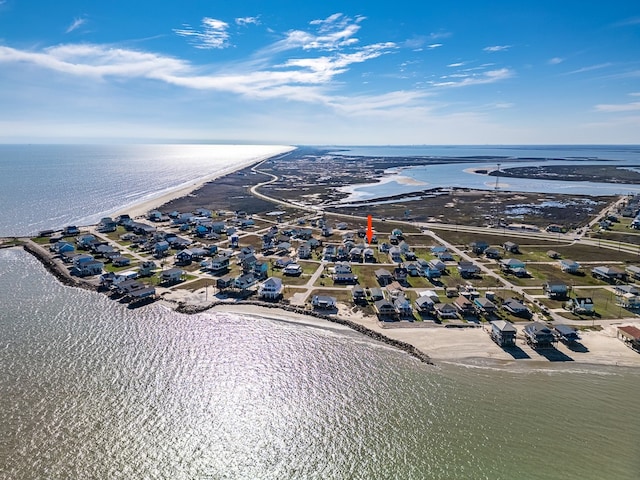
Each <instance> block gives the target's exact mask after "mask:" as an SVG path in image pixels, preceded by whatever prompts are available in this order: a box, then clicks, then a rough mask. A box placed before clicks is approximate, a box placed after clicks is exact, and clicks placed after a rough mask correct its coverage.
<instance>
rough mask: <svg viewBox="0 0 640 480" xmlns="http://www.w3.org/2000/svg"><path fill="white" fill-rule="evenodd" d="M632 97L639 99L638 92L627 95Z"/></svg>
mask: <svg viewBox="0 0 640 480" xmlns="http://www.w3.org/2000/svg"><path fill="white" fill-rule="evenodd" d="M629 95H630V96H632V97H640V92H633V93H630V94H629Z"/></svg>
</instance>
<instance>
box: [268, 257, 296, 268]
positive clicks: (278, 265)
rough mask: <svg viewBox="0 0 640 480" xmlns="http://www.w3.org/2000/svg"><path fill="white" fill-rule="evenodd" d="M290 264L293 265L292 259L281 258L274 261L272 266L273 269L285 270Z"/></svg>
mask: <svg viewBox="0 0 640 480" xmlns="http://www.w3.org/2000/svg"><path fill="white" fill-rule="evenodd" d="M292 263H294V260H293V259H292V258H289V257H282V258H278V259H276V261H275V262H274V264H273V266H274V267H275V268H285V267H286V266H287V265H290V264H292Z"/></svg>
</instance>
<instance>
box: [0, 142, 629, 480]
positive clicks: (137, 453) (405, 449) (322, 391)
mask: <svg viewBox="0 0 640 480" xmlns="http://www.w3.org/2000/svg"><path fill="white" fill-rule="evenodd" d="M87 148H89V147H87ZM86 155H87V162H88V163H92V162H94V160H92V158H93V157H92V155H91V152H90V151H89V150H88V151H87V153H86ZM53 170H56V169H53ZM106 170H108V169H106ZM67 173H69V175H71V173H70V172H69V171H68V172H67ZM27 174H28V175H32V176H34V177H38V176H39V175H47V174H46V173H43V172H42V171H40V172H39V173H38V168H37V167H34V169H32V170H29V171H27V172H26V173H25V175H27ZM50 175H51V176H52V177H55V176H56V175H58V172H57V171H56V172H55V173H50ZM168 175H170V174H168ZM105 178H109V176H106V177H105ZM34 181H36V182H42V183H41V184H46V182H43V181H42V179H40V178H38V179H36V180H34ZM189 181H191V179H190V180H189ZM0 182H3V184H4V182H6V180H5V178H4V177H3V176H0ZM105 183H107V181H106V180H105ZM66 185H67V184H66V183H61V184H60V186H59V187H58V189H57V191H55V192H54V191H53V190H52V189H35V188H34V189H32V190H31V191H29V192H22V191H20V190H16V192H15V195H20V196H21V198H23V199H24V201H25V202H27V197H29V198H30V197H34V198H35V200H29V201H35V202H36V203H37V202H41V203H42V204H43V205H44V204H47V203H48V202H49V201H51V197H52V196H54V194H55V195H60V196H62V197H64V196H68V197H69V198H73V195H74V194H72V193H69V192H66V191H65V188H66V187H65V186H66ZM105 188H106V187H105ZM107 190H108V191H109V192H111V191H112V187H108V188H107ZM148 193H153V191H152V188H151V187H149V189H148ZM108 195H110V193H109V194H108ZM102 200H105V199H102ZM87 202H89V203H90V204H91V205H94V207H93V208H94V211H93V212H92V211H91V210H90V209H88V211H87V213H83V215H85V216H90V215H92V214H96V213H99V212H100V211H101V208H99V207H96V206H100V205H102V202H101V201H100V198H99V195H97V194H95V193H91V191H88V193H87ZM44 215H46V214H44ZM70 215H71V214H70ZM78 218H80V217H79V216H77V217H73V216H71V217H70V219H71V220H73V221H75V220H77V219H78ZM3 221H5V220H4V219H3ZM35 221H36V223H37V222H39V221H40V220H38V219H37V215H36V219H35ZM78 223H79V222H78ZM17 225H18V226H19V227H20V228H22V227H23V226H24V224H20V223H18V224H17ZM0 302H2V303H1V305H2V307H1V308H0V478H3V479H4V478H7V479H42V478H47V479H48V478H74V479H75V478H78V479H93V478H97V479H102V478H127V479H128V478H150V479H154V478H157V479H165V478H166V479H218V478H229V479H298V478H300V479H307V478H310V479H345V478H351V479H359V478H362V479H372V478H376V479H378V478H380V479H392V478H393V479H396V478H397V479H580V480H585V479H594V480H595V479H598V480H600V479H602V478H610V479H623V480H624V479H636V478H638V471H640V402H638V398H640V371H638V370H637V369H626V368H615V367H600V366H593V367H585V366H584V365H581V366H572V365H570V364H549V365H548V366H545V367H543V368H540V369H534V368H531V367H530V366H527V367H524V366H522V367H514V368H512V369H493V368H483V367H473V368H471V367H463V366H459V365H446V364H445V365H439V366H436V367H433V366H428V365H424V364H421V363H419V362H418V361H417V360H415V359H413V358H412V357H410V356H408V355H406V354H404V353H402V352H399V351H397V350H395V349H392V348H389V347H387V346H385V345H381V344H379V343H376V342H373V341H370V340H369V339H368V338H365V337H362V336H360V335H357V334H355V333H352V332H346V333H345V332H344V331H336V330H332V329H331V328H326V329H321V328H316V327H307V326H301V325H295V324H291V323H287V322H281V321H275V320H267V319H263V318H258V317H250V316H242V315H236V314H224V313H216V314H199V315H192V316H187V315H180V314H177V313H175V312H172V311H169V310H166V309H164V308H163V307H161V306H159V305H151V306H149V307H144V308H141V309H138V310H135V311H131V310H128V309H126V308H125V307H124V306H122V305H120V304H119V303H117V302H113V301H111V300H108V299H107V298H106V297H104V296H102V295H100V294H96V293H92V292H87V291H84V290H79V289H73V288H68V287H64V286H62V285H60V284H59V283H58V282H57V281H56V280H55V279H54V278H53V277H51V276H50V275H48V274H47V273H46V272H45V271H44V269H43V268H42V267H41V265H40V264H39V263H38V262H37V261H36V260H35V259H33V258H32V257H31V256H29V255H28V254H26V253H25V252H23V251H22V250H19V249H5V250H0Z"/></svg>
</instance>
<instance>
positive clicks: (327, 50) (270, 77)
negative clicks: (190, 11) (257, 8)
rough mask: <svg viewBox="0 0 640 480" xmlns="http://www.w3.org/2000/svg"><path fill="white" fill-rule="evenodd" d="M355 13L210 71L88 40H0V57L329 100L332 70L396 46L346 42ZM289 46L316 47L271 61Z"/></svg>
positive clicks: (64, 69)
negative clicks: (18, 43) (24, 43)
mask: <svg viewBox="0 0 640 480" xmlns="http://www.w3.org/2000/svg"><path fill="white" fill-rule="evenodd" d="M206 20H207V21H206V22H205V24H206V25H209V26H210V27H211V29H212V30H215V31H216V32H218V33H219V32H222V33H224V34H226V28H227V24H226V23H225V22H221V21H219V20H214V19H206ZM359 21H361V19H360V18H359V19H356V20H355V22H354V21H350V20H349V19H347V18H346V17H344V16H342V15H339V16H332V17H329V18H328V19H325V20H323V21H321V22H319V23H318V22H314V24H313V25H317V26H318V32H317V33H311V32H304V31H295V32H288V33H287V34H286V35H285V38H284V39H283V40H280V41H278V42H276V44H274V45H272V46H271V47H268V48H266V49H263V50H261V51H260V52H258V55H257V57H258V59H257V60H256V58H252V59H250V60H247V61H246V62H238V63H235V64H232V65H225V66H224V68H223V67H220V70H218V71H212V72H210V73H203V72H205V71H206V70H207V68H209V69H211V67H207V66H202V65H201V66H196V65H193V64H191V63H190V62H188V61H185V60H181V59H178V58H175V57H170V56H166V55H161V54H155V53H148V52H143V51H136V50H132V49H126V48H112V47H111V46H105V45H93V44H69V45H59V46H56V47H50V48H45V49H42V50H36V51H27V50H18V49H14V48H10V47H3V46H0V63H10V62H12V63H31V64H35V65H38V66H40V67H42V68H46V69H49V70H53V71H56V72H61V73H64V74H67V75H75V76H84V77H92V78H108V77H121V78H140V79H151V80H157V81H161V82H165V83H168V84H171V85H177V86H181V87H184V88H189V89H198V90H215V91H224V92H232V93H235V94H238V95H242V96H247V97H252V98H263V99H264V98H285V99H287V100H297V101H304V102H316V103H325V104H330V102H329V101H328V100H327V98H330V97H328V96H327V94H326V92H327V91H328V90H327V89H328V88H329V86H330V84H331V82H332V80H334V79H335V77H337V76H338V75H341V74H343V73H345V72H346V71H348V70H349V68H350V66H351V65H354V64H358V63H363V62H366V61H368V60H371V59H374V58H377V57H379V56H381V55H385V54H388V53H391V52H393V51H395V49H396V48H397V47H396V45H395V44H394V43H391V42H383V43H376V44H371V45H364V46H353V45H354V43H357V39H355V38H353V35H354V33H355V32H356V31H357V29H358V28H359V27H358V25H357V22H359ZM179 34H182V35H185V36H187V37H195V39H196V40H197V41H198V46H200V45H201V44H202V43H204V44H205V45H206V46H207V47H208V48H213V46H214V45H222V44H224V43H225V42H226V36H224V35H223V36H219V35H218V36H216V35H209V34H206V35H205V34H203V33H201V32H194V31H191V30H187V31H186V33H184V32H183V33H179ZM203 48H204V47H203ZM291 49H296V50H297V51H298V52H301V51H302V52H309V53H311V51H312V50H320V51H321V52H323V55H321V56H312V55H311V54H309V55H308V56H307V57H306V58H305V57H304V56H302V57H300V56H297V57H296V58H288V59H285V60H282V59H281V60H280V61H278V62H274V61H273V59H272V57H271V55H273V54H274V52H277V53H283V52H285V51H287V50H291ZM256 66H259V67H256ZM222 70H224V73H222ZM332 88H333V87H332Z"/></svg>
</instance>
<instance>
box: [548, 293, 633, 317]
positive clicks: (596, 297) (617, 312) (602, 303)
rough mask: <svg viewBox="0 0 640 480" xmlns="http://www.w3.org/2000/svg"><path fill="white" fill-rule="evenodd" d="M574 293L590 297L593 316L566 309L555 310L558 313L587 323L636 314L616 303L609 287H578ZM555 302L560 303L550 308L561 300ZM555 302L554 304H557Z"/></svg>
mask: <svg viewBox="0 0 640 480" xmlns="http://www.w3.org/2000/svg"><path fill="white" fill-rule="evenodd" d="M576 294H577V295H578V296H580V297H591V298H592V300H593V304H594V308H595V311H596V313H595V315H594V316H593V317H592V316H591V315H576V314H574V313H572V312H569V311H566V310H563V311H561V312H557V313H558V314H559V315H561V316H563V317H565V318H569V319H572V320H584V321H585V323H589V322H590V321H592V320H593V319H596V320H598V319H615V318H625V317H632V316H637V313H634V312H632V311H629V310H626V309H624V308H622V307H620V306H618V305H616V296H615V294H614V293H613V291H611V290H609V289H606V288H594V289H580V291H577V292H576ZM549 302H551V301H549ZM543 303H544V304H545V305H547V300H544V301H543ZM557 303H560V305H559V306H555V307H552V308H560V307H561V306H562V303H563V302H557ZM557 303H556V304H555V305H557Z"/></svg>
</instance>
